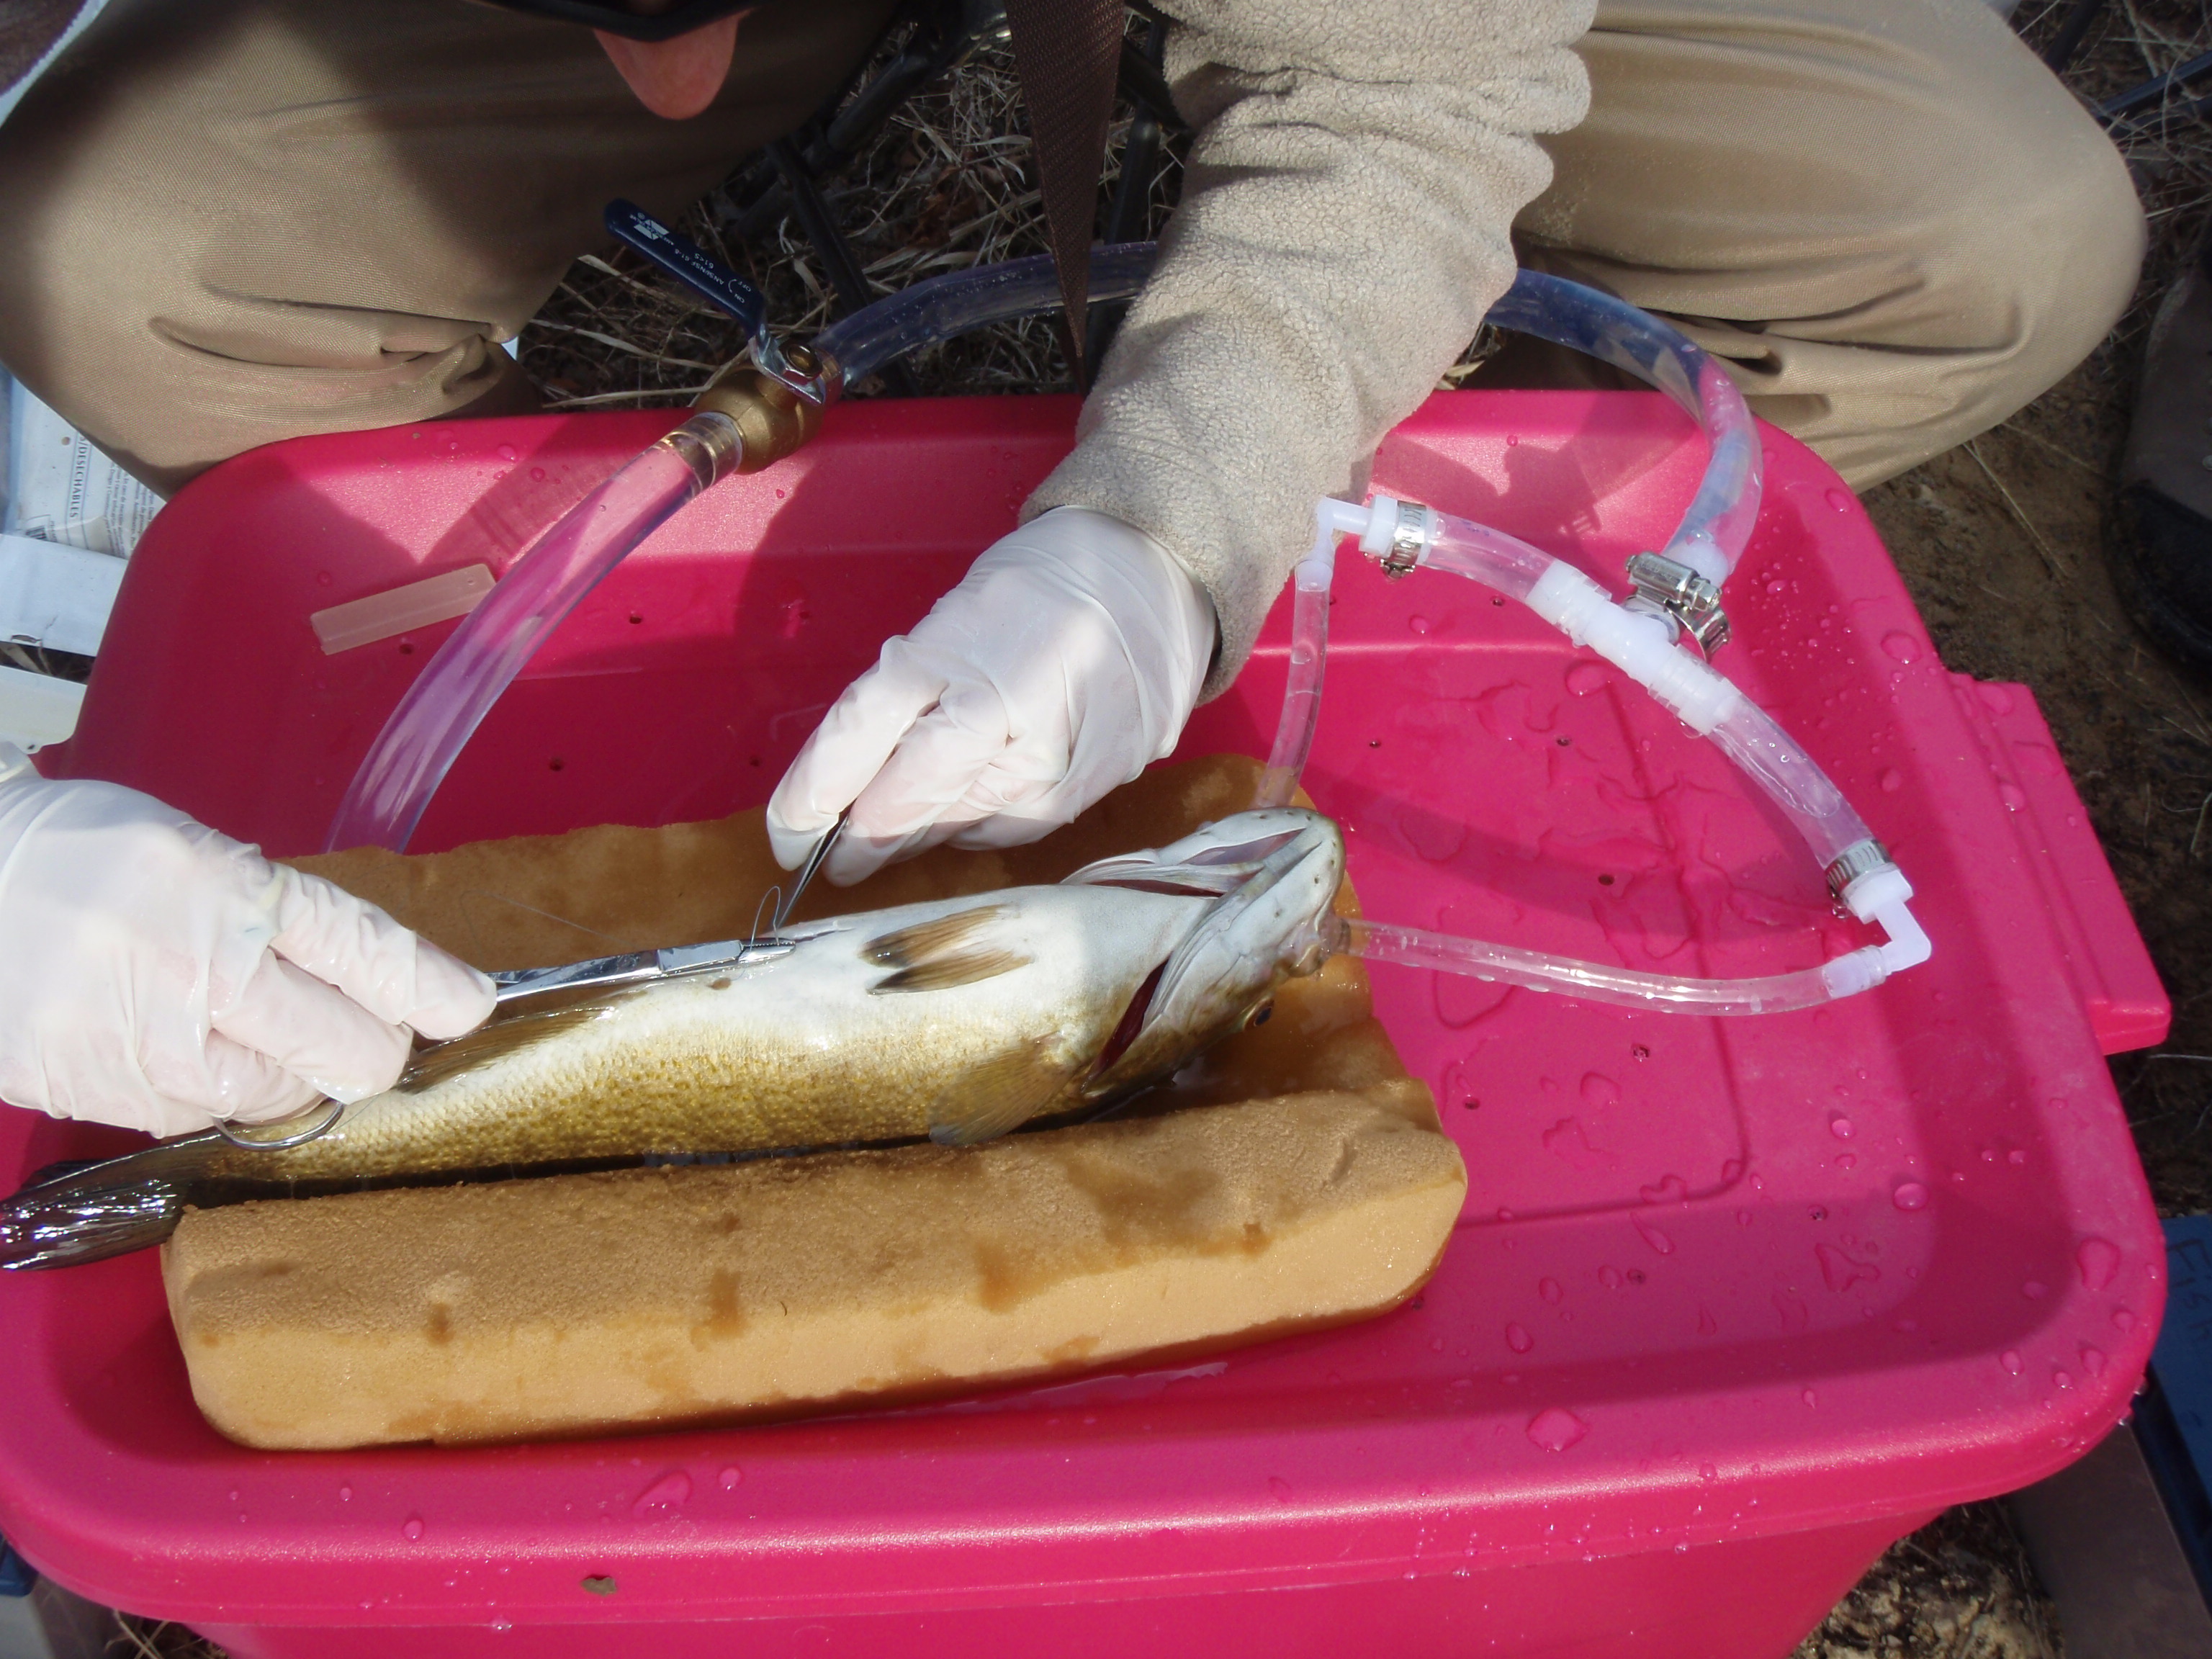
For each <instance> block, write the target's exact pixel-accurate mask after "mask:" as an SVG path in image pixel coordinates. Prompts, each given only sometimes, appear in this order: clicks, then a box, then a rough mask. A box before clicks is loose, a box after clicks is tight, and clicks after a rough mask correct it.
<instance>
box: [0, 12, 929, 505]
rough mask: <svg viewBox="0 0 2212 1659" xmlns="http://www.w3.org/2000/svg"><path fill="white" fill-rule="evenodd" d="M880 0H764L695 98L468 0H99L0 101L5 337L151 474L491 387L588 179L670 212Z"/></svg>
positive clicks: (864, 29)
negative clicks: (66, 49)
mask: <svg viewBox="0 0 2212 1659" xmlns="http://www.w3.org/2000/svg"><path fill="white" fill-rule="evenodd" d="M889 11H890V0H844V3H828V0H770V3H769V4H767V5H764V6H762V7H760V8H758V9H756V10H755V11H753V12H752V13H750V14H749V15H748V16H747V17H746V19H745V21H744V24H743V25H742V27H741V28H740V31H739V40H738V53H737V60H736V62H735V64H733V66H732V71H731V75H730V78H729V81H728V83H727V84H726V86H725V87H724V88H723V91H722V94H721V96H720V98H719V99H718V100H716V103H715V105H714V107H713V108H712V109H710V110H708V112H706V113H705V114H703V115H701V116H699V117H697V118H694V119H692V120H690V121H680V122H673V121H665V120H662V119H661V118H659V117H657V116H654V115H652V114H650V113H648V112H647V111H646V110H645V109H644V108H643V107H642V106H640V105H639V104H638V103H637V101H636V100H635V98H633V97H632V96H631V95H630V94H629V89H628V88H626V87H625V86H624V85H623V82H622V81H621V78H620V77H619V76H617V74H616V72H615V70H614V69H613V67H612V65H611V64H609V63H608V62H607V60H606V58H605V55H604V54H603V53H602V52H600V50H599V46H598V44H597V43H596V42H595V41H594V40H592V37H591V34H590V33H589V32H588V31H586V30H584V29H581V28H577V27H572V26H568V25H563V24H558V23H549V22H545V21H540V20H538V19H534V18H529V17H524V16H520V15H513V14H509V13H504V12H501V11H497V10H495V9H490V8H488V7H479V6H475V5H470V4H465V3H461V0H376V3H375V4H374V5H364V6H360V7H352V6H329V5H324V4H321V3H318V0H199V3H195V4H193V5H190V6H181V5H172V4H162V3H146V0H114V3H112V4H111V6H110V7H109V9H108V12H107V13H106V14H104V15H103V16H102V18H101V20H100V22H98V23H97V24H95V25H94V28H93V29H92V30H91V31H89V32H88V34H87V35H86V36H85V37H84V39H83V40H81V41H80V42H79V43H78V44H77V45H76V46H74V47H72V49H71V50H70V53H69V54H68V55H67V56H66V57H65V58H64V60H63V61H62V62H61V63H60V64H57V65H56V66H55V68H54V69H53V70H51V71H49V73H48V74H47V76H46V77H45V78H44V79H43V80H42V81H41V82H40V83H39V85H38V86H36V87H35V88H33V91H32V93H31V94H30V95H29V97H27V99H26V100H24V102H23V104H22V105H21V106H20V107H19V108H18V109H17V110H16V112H15V113H14V115H12V116H11V117H10V118H9V120H8V122H7V124H6V125H5V126H4V127H0V223H4V224H6V225H7V226H8V227H9V235H10V239H11V242H12V244H13V246H12V249H11V258H10V259H9V262H8V263H7V264H5V265H4V266H0V362H4V363H6V364H7V366H8V367H9V369H10V370H11V371H12V372H14V373H15V374H17V375H19V376H20V377H21V379H22V380H23V381H24V382H25V383H26V384H27V385H28V386H30V387H31V388H32V389H33V391H35V392H38V393H39V394H40V396H41V397H43V398H46V400H47V401H48V402H49V403H51V404H53V405H54V406H55V407H56V408H57V409H58V410H60V412H61V413H62V414H63V415H64V416H65V417H66V418H68V419H69V420H70V421H71V422H73V423H74V424H76V426H77V427H79V428H81V429H82V430H83V431H84V432H85V433H86V434H87V435H89V436H90V437H91V438H93V439H94V441H95V442H97V443H99V444H100V447H102V448H104V449H106V450H107V451H108V452H109V453H111V454H113V455H114V456H116V458H117V459H119V460H121V461H122V462H123V463H124V464H125V465H127V466H128V467H130V468H131V471H134V472H136V473H137V474H138V475H139V476H140V477H143V478H145V479H146V480H147V481H148V482H149V483H153V484H155V487H157V488H161V489H174V488H175V487H176V486H177V485H179V484H180V483H183V482H184V481H185V479H187V478H189V477H192V476H193V475H194V474H195V473H197V472H198V471H202V470H203V469H204V468H205V467H207V466H209V465H212V464H213V463H214V462H216V461H218V460H220V459H223V458H224V457H226V456H228V455H233V454H235V453H239V452H240V451H241V450H245V449H248V448H252V447H254V446H255V445H258V444H263V443H268V442H270V441H275V440H276V439H280V438H287V437H293V436H297V435H301V434H303V433H309V432H329V431H349V430H359V429H362V428H369V427H376V426H389V425H394V424H398V423H399V422H407V421H416V420H428V419H435V418H437V417H439V416H444V415H447V414H451V413H453V412H454V411H456V410H461V409H464V408H468V407H471V406H475V407H478V408H486V407H498V406H500V405H501V404H502V403H504V402H506V401H507V398H508V394H511V393H513V392H523V393H525V394H527V384H526V382H524V381H522V380H521V379H520V374H519V372H518V371H516V370H515V369H514V368H513V366H512V364H511V363H510V362H509V361H508V359H507V356H506V354H505V353H504V352H502V351H501V350H500V349H498V345H497V343H498V342H500V341H501V340H505V339H508V338H511V337H513V336H514V335H515V334H516V333H517V332H519V331H520V329H521V327H522V325H523V324H524V323H525V322H526V320H527V319H529V318H530V316H531V315H532V313H534V312H535V311H536V310H537V308H538V306H539V305H540V304H542V303H543V302H544V299H545V296H546V295H549V294H550V292H551V291H552V289H553V285H554V283H556V282H557V281H558V280H559V277H560V275H561V272H562V270H564V269H566V267H567V266H568V263H569V261H570V260H572V259H573V258H574V257H575V256H576V255H577V254H578V253H580V252H585V251H586V250H588V249H590V248H592V247H595V246H599V245H600V244H601V243H603V242H604V241H605V234H604V232H603V231H602V229H601V228H600V225H599V212H600V209H601V207H602V206H603V204H605V202H606V201H607V200H608V199H609V198H610V197H614V196H618V195H622V196H629V197H634V198H635V199H636V200H638V201H640V202H641V203H643V204H645V205H646V206H647V208H649V209H651V210H654V211H656V212H660V213H664V214H673V213H675V212H677V211H678V210H681V209H682V208H683V207H684V206H685V205H686V204H689V203H690V202H691V201H692V200H695V199H696V197H698V196H699V195H701V194H702V193H703V192H704V191H707V190H708V189H709V188H711V187H712V186H713V185H714V183H715V182H716V181H717V180H719V179H720V178H721V177H722V175H723V173H725V172H726V170H727V168H728V167H730V166H731V165H732V163H733V162H734V161H736V160H737V159H738V157H740V156H742V155H744V154H745V153H746V152H747V151H749V150H750V149H756V148H757V147H758V146H759V145H760V144H761V143H764V142H765V141H766V140H767V139H769V138H771V137H775V136H777V135H778V134H780V133H782V132H786V131H790V130H791V129H792V128H793V127H794V126H796V125H798V124H799V122H800V121H802V120H804V119H805V117H806V116H807V115H808V114H810V113H811V112H812V111H813V109H814V108H815V106H817V105H818V104H819V103H820V102H821V100H823V98H825V97H827V96H828V95H829V93H830V92H832V91H833V90H834V89H835V88H836V85H837V83H838V82H839V81H840V80H841V79H842V77H843V76H845V75H846V74H847V73H848V72H849V71H850V70H851V69H852V68H853V66H854V64H856V63H857V62H858V61H859V60H860V57H861V55H862V54H863V53H864V52H866V50H867V47H868V46H869V45H870V43H871V42H872V41H873V40H874V39H875V38H876V36H877V35H878V33H880V31H881V28H882V27H883V24H884V20H885V18H886V16H887V15H888V13H889Z"/></svg>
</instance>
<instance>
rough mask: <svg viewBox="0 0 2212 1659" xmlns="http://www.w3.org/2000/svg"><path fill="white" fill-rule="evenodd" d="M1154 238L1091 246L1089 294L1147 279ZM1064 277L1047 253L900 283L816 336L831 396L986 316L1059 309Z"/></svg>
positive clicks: (1105, 294)
mask: <svg viewBox="0 0 2212 1659" xmlns="http://www.w3.org/2000/svg"><path fill="white" fill-rule="evenodd" d="M1157 251H1158V244H1157V243H1152V242H1117V243H1115V244H1114V245H1113V246H1109V247H1098V248H1093V249H1092V250H1091V299H1092V300H1093V301H1100V302H1103V301H1109V300H1126V299H1128V298H1130V297H1131V296H1132V295H1134V294H1135V293H1136V291H1137V290H1138V289H1140V288H1142V287H1143V286H1144V284H1145V276H1146V273H1147V272H1149V271H1150V270H1152V256H1153V254H1154V253H1155V252H1157ZM1059 309H1060V277H1059V276H1058V275H1057V274H1056V273H1055V272H1054V269H1053V263H1052V256H1051V255H1050V254H1048V253H1038V254H1033V255H1031V256H1030V258H1026V259H1008V260H1006V261H1005V262H1004V263H1003V264H992V265H979V266H977V267H975V269H973V270H960V271H954V272H953V273H951V275H950V276H933V277H931V278H930V279H929V280H928V281H927V282H926V283H915V284H914V286H913V287H911V288H905V289H900V290H899V291H898V292H897V293H896V294H893V295H889V296H887V297H886V298H884V299H881V300H878V301H876V302H875V304H873V305H872V306H865V307H862V308H861V309H860V310H859V311H856V312H854V313H853V314H852V315H851V316H849V317H847V318H845V319H842V321H839V322H835V323H832V324H830V325H829V327H828V328H826V329H824V330H823V331H822V332H821V333H820V334H818V335H817V336H816V337H815V338H814V342H813V346H814V351H815V354H816V355H817V356H821V357H825V358H827V359H828V360H829V365H830V370H829V372H830V374H832V376H833V377H834V379H835V382H836V384H835V385H834V386H832V389H831V391H832V395H833V396H834V395H835V394H836V391H838V390H841V389H842V387H844V386H852V385H854V384H856V383H858V382H859V381H860V380H865V379H866V377H867V376H869V375H870V374H874V373H875V372H876V370H878V368H882V367H883V366H884V364H885V363H887V362H890V360H891V359H892V358H894V357H897V356H903V355H904V354H905V353H907V352H909V351H913V350H915V349H918V348H920V347H922V346H926V345H931V344H933V343H936V342H937V341H939V340H949V339H951V338H952V337H954V336H955V335H957V334H965V333H967V332H968V331H969V330H970V329H977V328H981V327H983V326H984V325H987V324H989V323H1003V322H1006V320H1008V319H1011V318H1014V317H1027V316H1029V315H1030V314H1031V313H1036V312H1044V311H1057V310H1059Z"/></svg>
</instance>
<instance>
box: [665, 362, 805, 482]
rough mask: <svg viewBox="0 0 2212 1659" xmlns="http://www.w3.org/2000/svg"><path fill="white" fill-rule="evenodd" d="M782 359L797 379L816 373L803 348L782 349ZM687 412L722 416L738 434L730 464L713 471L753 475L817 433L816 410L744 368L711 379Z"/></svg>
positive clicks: (781, 386) (774, 382)
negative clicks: (733, 457)
mask: <svg viewBox="0 0 2212 1659" xmlns="http://www.w3.org/2000/svg"><path fill="white" fill-rule="evenodd" d="M784 356H785V361H786V362H788V363H789V364H790V365H791V366H792V367H793V368H796V369H798V370H799V371H800V372H801V373H802V374H813V373H814V372H815V370H816V364H815V359H814V355H813V353H811V351H809V350H807V349H806V348H805V346H796V345H795V346H791V347H787V349H786V350H785V354H784ZM691 407H692V408H694V409H697V410H705V411H707V412H708V413H710V414H714V415H720V416H723V417H724V418H725V419H726V420H727V421H728V422H730V423H731V424H732V426H734V427H735V428H737V429H738V454H737V458H736V464H735V465H731V466H727V467H725V468H721V469H718V471H726V472H757V471H760V470H761V469H762V468H763V467H764V466H768V465H770V464H771V463H774V462H776V461H780V460H781V459H783V458H784V457H785V456H787V455H788V454H790V453H792V452H793V450H795V449H797V448H798V447H799V446H800V445H801V444H803V443H805V441H807V440H808V439H810V438H811V437H812V436H813V435H815V433H817V431H819V430H820V429H821V427H822V408H821V405H820V404H815V403H811V402H809V401H808V400H807V399H806V398H804V397H802V396H801V395H800V394H799V392H795V391H794V390H793V389H792V388H791V387H790V386H787V385H785V384H784V383H783V382H782V381H781V380H776V379H775V378H774V377H773V376H771V375H769V374H763V373H762V372H761V371H760V370H759V369H758V368H754V367H753V366H752V365H751V364H750V363H745V364H743V365H740V366H738V367H735V368H727V369H725V370H724V371H723V372H722V373H721V374H718V375H716V376H715V377H714V382H713V384H711V385H710V386H708V388H707V389H706V390H705V391H704V392H701V393H700V394H699V396H698V397H697V398H696V399H695V400H694V401H693V403H692V404H691Z"/></svg>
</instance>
